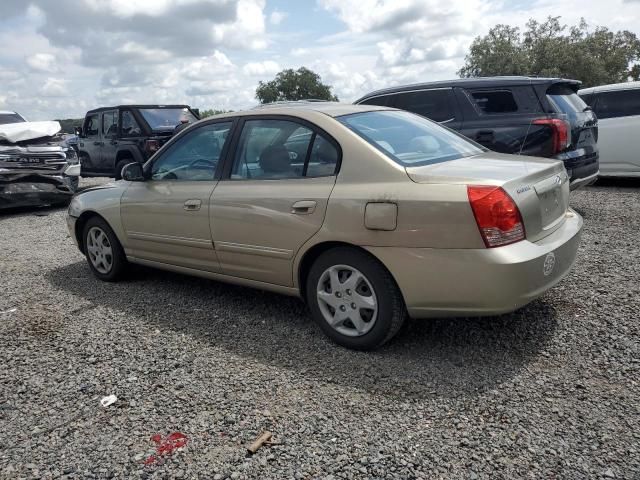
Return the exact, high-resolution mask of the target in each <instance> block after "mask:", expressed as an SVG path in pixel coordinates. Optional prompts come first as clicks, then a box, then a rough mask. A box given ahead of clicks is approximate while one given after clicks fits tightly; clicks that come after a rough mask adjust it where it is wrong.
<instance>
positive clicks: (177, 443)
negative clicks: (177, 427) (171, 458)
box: [144, 432, 189, 465]
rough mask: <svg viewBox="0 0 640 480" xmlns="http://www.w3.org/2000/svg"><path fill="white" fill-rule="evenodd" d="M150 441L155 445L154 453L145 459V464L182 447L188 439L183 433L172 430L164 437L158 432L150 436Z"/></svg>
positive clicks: (154, 461)
mask: <svg viewBox="0 0 640 480" xmlns="http://www.w3.org/2000/svg"><path fill="white" fill-rule="evenodd" d="M151 441H152V442H153V443H155V444H156V445H157V447H156V455H151V456H150V457H148V458H147V459H146V460H145V461H144V464H145V465H151V464H153V463H156V462H157V461H158V457H160V456H162V455H171V454H172V453H173V451H174V450H176V449H177V448H182V447H184V446H185V445H186V444H187V442H188V441H189V439H188V438H187V436H186V435H185V434H184V433H180V432H173V433H171V434H169V435H167V436H166V437H163V436H162V435H160V434H159V433H157V434H155V435H154V436H152V437H151Z"/></svg>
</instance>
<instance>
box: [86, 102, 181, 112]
mask: <svg viewBox="0 0 640 480" xmlns="http://www.w3.org/2000/svg"><path fill="white" fill-rule="evenodd" d="M118 108H189V109H190V108H191V107H190V106H189V105H158V104H153V105H133V104H131V105H114V106H112V107H99V108H94V109H93V110H89V111H88V112H87V113H93V112H102V111H104V110H116V109H118Z"/></svg>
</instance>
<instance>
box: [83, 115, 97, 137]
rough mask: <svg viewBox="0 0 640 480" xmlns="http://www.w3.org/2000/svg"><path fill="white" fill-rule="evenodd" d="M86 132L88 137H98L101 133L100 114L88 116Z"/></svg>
mask: <svg viewBox="0 0 640 480" xmlns="http://www.w3.org/2000/svg"><path fill="white" fill-rule="evenodd" d="M84 133H85V135H86V136H87V137H97V136H99V135H100V117H99V115H98V114H94V115H90V116H89V117H87V119H86V121H85V127H84Z"/></svg>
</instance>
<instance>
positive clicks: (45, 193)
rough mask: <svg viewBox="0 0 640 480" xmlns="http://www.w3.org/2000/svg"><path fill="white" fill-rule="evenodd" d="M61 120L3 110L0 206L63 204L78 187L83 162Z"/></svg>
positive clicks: (1, 116)
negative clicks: (38, 118) (26, 116)
mask: <svg viewBox="0 0 640 480" xmlns="http://www.w3.org/2000/svg"><path fill="white" fill-rule="evenodd" d="M60 130H61V127H60V124H59V123H58V122H27V121H26V120H25V119H24V118H23V117H22V116H20V115H19V114H17V113H16V112H10V111H1V110H0V209H2V208H13V207H24V206H35V205H59V204H60V205H61V204H65V203H67V202H68V201H69V200H70V199H71V197H72V196H73V194H74V193H75V191H76V190H77V188H78V180H79V176H80V163H79V162H78V155H77V153H76V151H75V150H74V148H73V147H72V146H71V145H69V144H68V142H67V140H66V139H65V136H64V135H63V134H62V133H60Z"/></svg>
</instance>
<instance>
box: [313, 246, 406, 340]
mask: <svg viewBox="0 0 640 480" xmlns="http://www.w3.org/2000/svg"><path fill="white" fill-rule="evenodd" d="M306 296H307V302H308V304H309V307H310V309H311V313H312V315H313V317H314V319H315V320H316V322H317V323H318V324H319V325H320V328H322V330H323V331H324V333H325V334H326V335H328V336H329V337H330V338H331V339H332V340H334V341H335V342H336V343H338V344H340V345H342V346H344V347H347V348H353V349H357V350H372V349H375V348H378V347H380V346H381V345H383V344H384V343H386V342H387V341H389V340H390V339H391V338H393V336H394V335H395V334H396V333H397V332H398V330H399V329H400V327H401V326H402V324H403V322H404V320H405V318H406V309H405V306H404V301H403V299H402V295H401V293H400V290H399V289H398V286H397V285H396V283H395V281H394V279H393V277H392V276H391V274H390V273H389V272H388V271H387V269H386V268H385V267H384V266H383V265H382V264H381V263H380V262H379V261H378V260H376V259H375V258H373V257H371V256H370V255H368V254H367V253H365V252H362V251H359V250H356V249H353V248H347V247H339V248H334V249H331V250H328V251H327V252H324V253H323V254H322V255H320V256H319V257H318V258H317V259H316V261H315V262H314V264H313V266H312V267H311V270H310V272H309V275H308V276H307V283H306Z"/></svg>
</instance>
